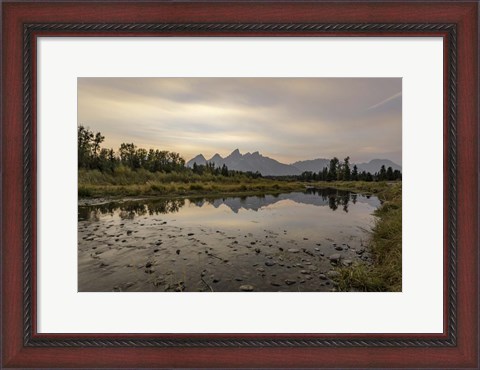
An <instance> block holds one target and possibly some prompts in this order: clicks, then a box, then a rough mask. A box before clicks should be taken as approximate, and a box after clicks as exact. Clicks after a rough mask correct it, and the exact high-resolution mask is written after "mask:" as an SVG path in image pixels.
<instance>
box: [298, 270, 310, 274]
mask: <svg viewBox="0 0 480 370" xmlns="http://www.w3.org/2000/svg"><path fill="white" fill-rule="evenodd" d="M300 273H301V274H303V275H310V274H311V272H310V271H307V270H302V271H300Z"/></svg>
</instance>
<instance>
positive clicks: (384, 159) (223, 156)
mask: <svg viewBox="0 0 480 370" xmlns="http://www.w3.org/2000/svg"><path fill="white" fill-rule="evenodd" d="M236 151H238V152H239V153H240V154H241V155H246V154H255V153H259V154H260V155H261V156H263V157H268V156H265V155H263V153H262V152H260V151H259V150H255V151H253V152H243V153H242V151H241V150H240V149H239V148H236V149H234V150H232V151H231V152H229V153H227V154H224V155H222V154H220V153H214V154H213V155H211V156H205V155H204V154H203V153H198V154H197V155H195V156H193V157H191V158H190V159H187V158H184V159H185V163H188V162H190V161H192V160H193V159H195V158H196V157H198V156H200V155H201V156H203V157H204V158H205V160H206V161H207V162H208V161H209V160H210V159H212V158H213V157H214V156H216V155H219V156H220V157H221V158H222V159H225V158H226V157H228V156H229V155H231V154H232V153H234V152H236ZM333 157H337V158H338V159H339V160H340V161H343V160H344V158H340V157H338V156H333ZM333 157H328V158H327V157H316V158H307V159H300V160H298V161H295V162H291V163H287V162H285V163H284V162H281V161H279V160H277V159H276V158H273V157H268V158H271V159H275V160H277V161H278V162H280V163H283V164H288V165H293V164H294V163H296V162H303V161H311V160H317V159H322V160H330V159H332V158H333ZM350 159H351V158H350ZM374 160H381V161H387V160H388V161H391V162H393V163H394V164H396V165H398V166H400V167H402V165H401V164H400V163H397V162H395V161H393V160H391V159H388V158H380V157H378V158H377V157H376V158H371V159H369V160H365V161H361V162H355V161H350V162H351V163H352V164H357V163H358V164H360V163H369V162H371V161H374Z"/></svg>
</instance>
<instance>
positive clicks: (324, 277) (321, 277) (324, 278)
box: [318, 274, 327, 280]
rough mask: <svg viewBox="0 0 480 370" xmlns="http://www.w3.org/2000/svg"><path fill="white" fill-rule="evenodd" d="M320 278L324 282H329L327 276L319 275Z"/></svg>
mask: <svg viewBox="0 0 480 370" xmlns="http://www.w3.org/2000/svg"><path fill="white" fill-rule="evenodd" d="M318 277H319V278H320V279H322V280H327V277H326V276H325V274H320V275H318Z"/></svg>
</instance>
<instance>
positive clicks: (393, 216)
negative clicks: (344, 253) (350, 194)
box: [337, 182, 402, 292]
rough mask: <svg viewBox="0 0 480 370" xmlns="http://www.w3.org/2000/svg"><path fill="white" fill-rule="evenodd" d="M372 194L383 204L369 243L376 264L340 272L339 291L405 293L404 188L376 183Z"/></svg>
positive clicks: (348, 268)
mask: <svg viewBox="0 0 480 370" xmlns="http://www.w3.org/2000/svg"><path fill="white" fill-rule="evenodd" d="M366 184H369V183H366ZM358 185H359V187H361V184H358ZM367 187H368V186H367ZM358 190H360V189H358ZM370 191H372V192H373V193H375V194H376V195H377V196H378V197H379V198H380V199H381V200H382V201H383V204H382V205H381V206H380V208H378V209H377V210H376V211H375V216H377V217H378V219H377V221H376V223H375V226H374V227H373V229H372V237H371V241H370V243H371V244H370V252H371V255H372V258H373V264H372V265H371V266H369V265H365V264H359V265H354V266H351V267H346V268H341V269H339V272H340V274H341V275H340V277H339V279H338V281H337V282H338V284H339V285H338V289H339V290H340V291H349V290H352V288H354V289H356V290H360V291H370V292H371V291H378V292H386V291H388V292H399V291H401V290H402V184H401V183H398V182H397V183H393V184H388V183H377V185H376V186H375V187H371V188H370Z"/></svg>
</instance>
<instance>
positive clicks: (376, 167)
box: [357, 159, 402, 174]
mask: <svg viewBox="0 0 480 370" xmlns="http://www.w3.org/2000/svg"><path fill="white" fill-rule="evenodd" d="M382 165H384V166H385V168H388V167H392V170H394V171H395V170H399V171H401V170H402V166H399V165H398V164H396V163H393V162H392V161H391V160H389V159H372V160H371V161H370V162H368V163H357V168H358V172H362V171H366V172H370V173H372V174H374V173H375V172H378V171H380V168H381V167H382Z"/></svg>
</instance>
